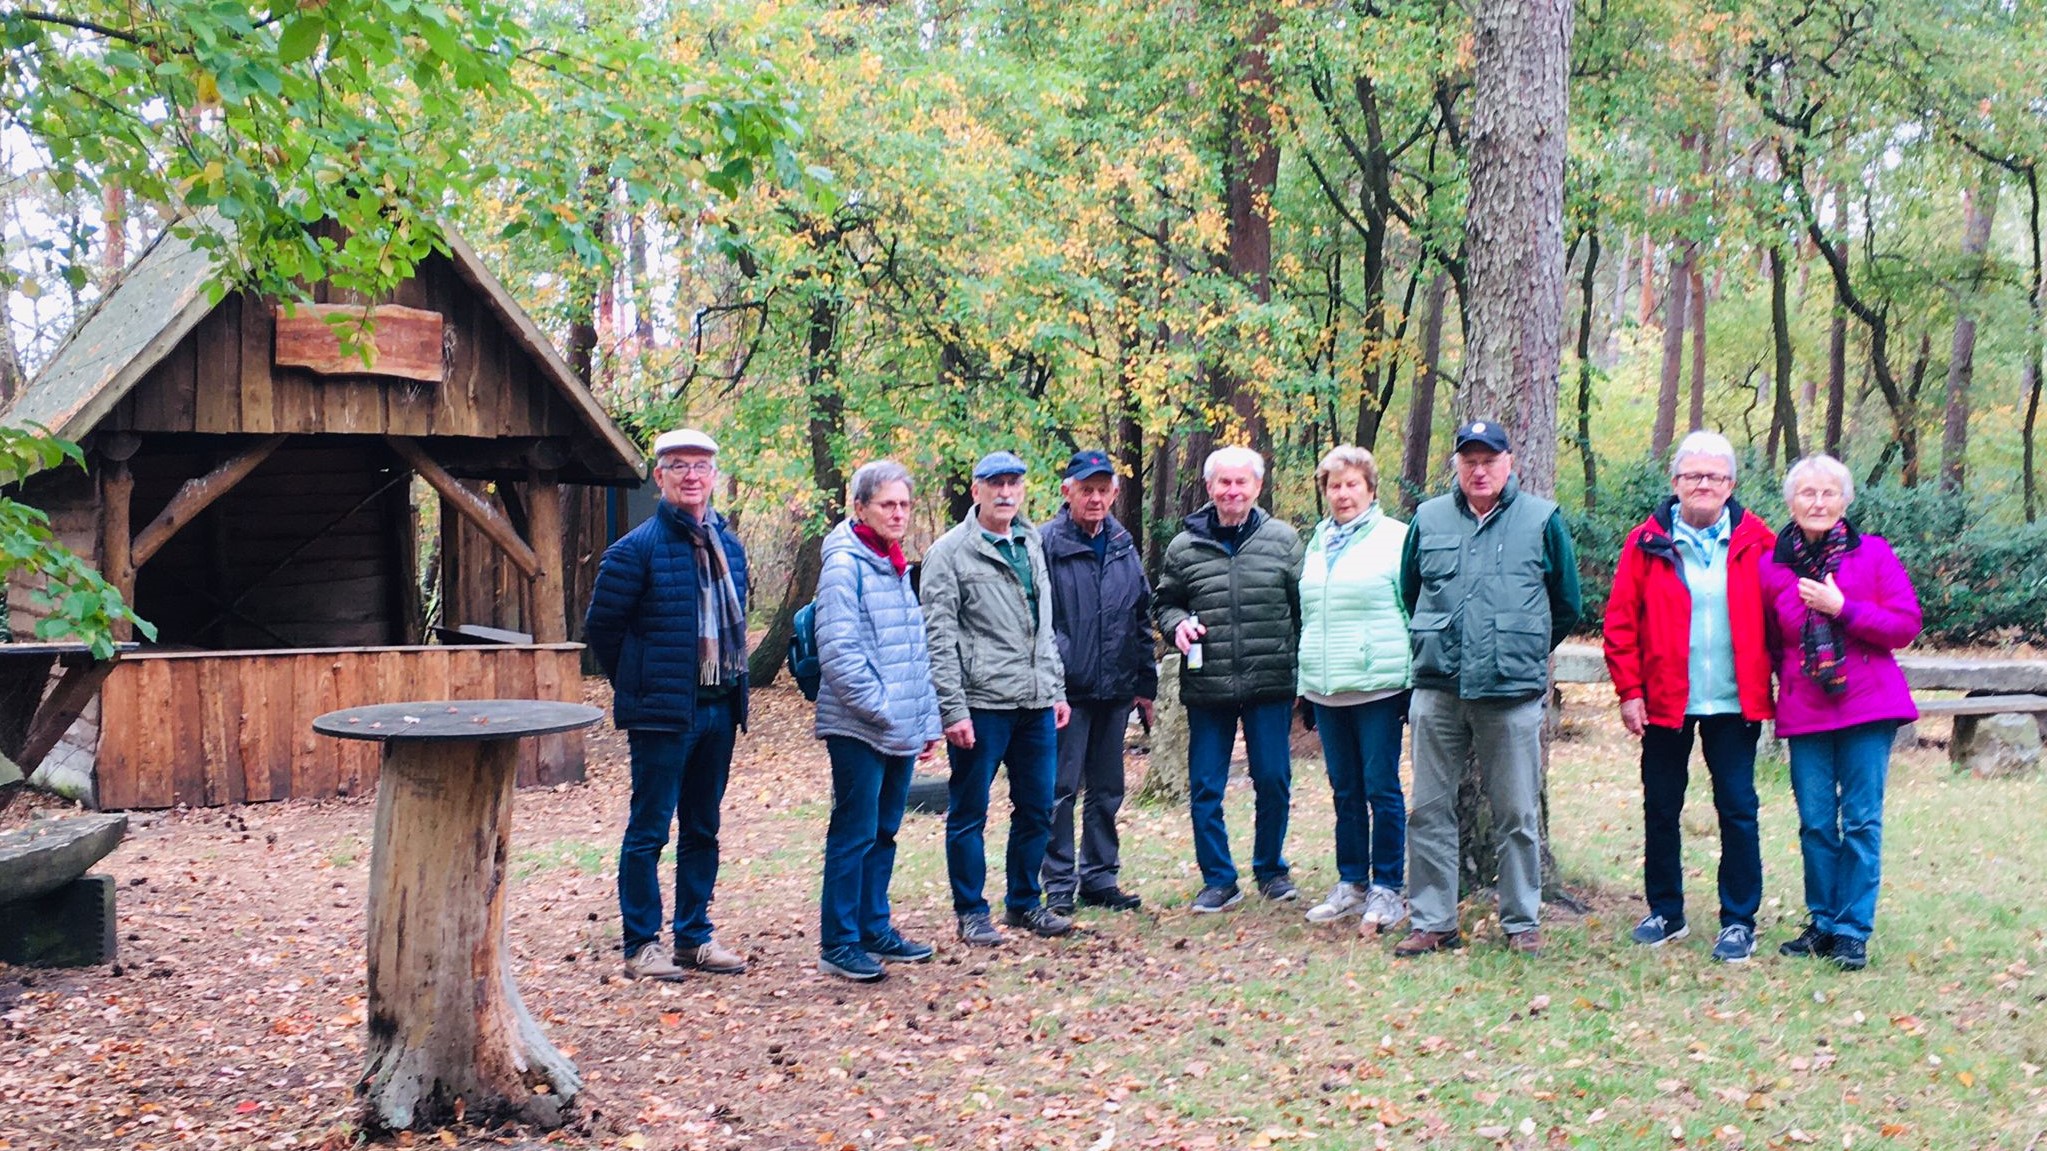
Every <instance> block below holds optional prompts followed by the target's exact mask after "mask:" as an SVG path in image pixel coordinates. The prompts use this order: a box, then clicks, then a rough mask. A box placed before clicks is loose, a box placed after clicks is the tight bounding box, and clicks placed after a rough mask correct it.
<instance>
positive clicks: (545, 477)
mask: <svg viewBox="0 0 2047 1151" xmlns="http://www.w3.org/2000/svg"><path fill="white" fill-rule="evenodd" d="M526 496H527V499H526V503H527V507H526V523H527V529H528V534H529V537H530V538H531V539H532V541H533V553H534V555H535V557H536V558H537V559H538V560H539V561H540V571H539V573H538V574H537V575H535V576H534V577H533V616H532V619H531V620H529V621H528V624H527V626H528V627H529V628H530V630H531V631H532V632H533V638H534V640H535V641H536V642H539V643H560V642H561V641H563V640H565V639H567V638H569V621H568V610H569V608H568V597H567V596H566V595H564V594H563V593H562V577H563V575H564V574H566V573H565V572H564V570H563V567H562V497H561V482H560V479H559V477H558V476H556V474H555V473H554V472H551V471H541V470H538V469H536V470H535V471H534V472H533V478H532V480H531V481H530V482H529V483H528V485H527V493H526Z"/></svg>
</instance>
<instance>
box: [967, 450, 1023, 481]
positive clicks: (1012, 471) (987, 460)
mask: <svg viewBox="0 0 2047 1151" xmlns="http://www.w3.org/2000/svg"><path fill="white" fill-rule="evenodd" d="M1028 470H1030V469H1028V468H1026V467H1025V466H1024V462H1023V461H1022V460H1020V459H1018V458H1017V456H1016V453H1014V452H989V453H988V454H987V455H985V456H982V457H981V462H980V463H978V464H975V465H974V478H975V479H977V480H992V479H994V478H995V477H997V476H1020V475H1022V474H1024V472H1026V471H1028Z"/></svg>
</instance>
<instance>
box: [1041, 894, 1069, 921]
mask: <svg viewBox="0 0 2047 1151" xmlns="http://www.w3.org/2000/svg"><path fill="white" fill-rule="evenodd" d="M1045 907H1046V909H1047V910H1049V911H1051V912H1052V914H1054V915H1064V916H1065V917H1066V918H1068V919H1072V918H1073V895H1072V893H1071V892H1062V893H1060V894H1058V895H1053V894H1051V893H1049V892H1048V893H1046V895H1045Z"/></svg>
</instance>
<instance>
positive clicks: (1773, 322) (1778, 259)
mask: <svg viewBox="0 0 2047 1151" xmlns="http://www.w3.org/2000/svg"><path fill="white" fill-rule="evenodd" d="M1787 279H1788V277H1787V276H1786V274H1785V271H1784V249H1783V247H1782V246H1781V245H1780V246H1778V247H1775V248H1771V249H1770V334H1771V340H1772V342H1773V343H1774V344H1775V346H1776V372H1775V374H1776V377H1777V379H1776V388H1775V391H1776V404H1775V406H1774V407H1773V408H1772V410H1771V414H1770V446H1769V460H1770V470H1771V471H1772V472H1775V471H1776V470H1777V459H1778V457H1777V446H1778V445H1779V444H1780V443H1781V444H1782V445H1783V447H1784V457H1783V458H1784V459H1785V460H1786V461H1790V460H1795V459H1797V458H1798V457H1799V455H1800V454H1801V453H1800V450H1799V446H1798V406H1797V405H1796V404H1795V403H1793V402H1792V398H1791V309H1790V303H1789V300H1788V299H1787V295H1788V293H1787V290H1786V288H1787V284H1786V281H1787Z"/></svg>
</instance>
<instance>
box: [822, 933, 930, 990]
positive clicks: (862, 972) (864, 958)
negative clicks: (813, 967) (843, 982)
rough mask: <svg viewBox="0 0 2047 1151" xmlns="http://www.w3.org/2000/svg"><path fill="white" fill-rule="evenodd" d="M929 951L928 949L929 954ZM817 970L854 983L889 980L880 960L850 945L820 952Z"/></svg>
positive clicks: (846, 944) (840, 945)
mask: <svg viewBox="0 0 2047 1151" xmlns="http://www.w3.org/2000/svg"><path fill="white" fill-rule="evenodd" d="M929 950H930V949H929V948H926V952H927V954H928V952H929ZM817 969H818V970H819V971H822V972H824V973H825V974H826V975H836V976H838V977H839V978H841V979H849V980H851V981H853V982H854V983H875V982H878V981H880V980H883V979H886V978H888V972H887V971H885V970H883V969H882V966H881V961H880V960H877V959H876V958H874V956H872V955H869V954H868V953H867V952H866V951H865V950H864V949H862V948H859V947H855V946H853V945H852V944H850V943H841V944H839V945H838V946H837V947H827V948H825V949H824V950H823V951H821V952H819V953H818V956H817Z"/></svg>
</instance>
